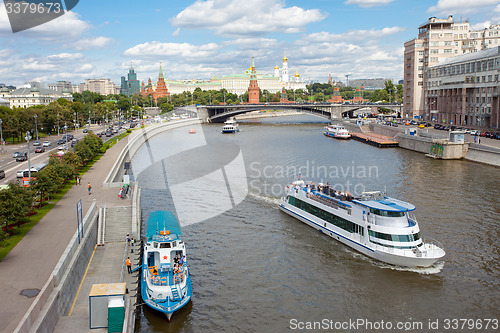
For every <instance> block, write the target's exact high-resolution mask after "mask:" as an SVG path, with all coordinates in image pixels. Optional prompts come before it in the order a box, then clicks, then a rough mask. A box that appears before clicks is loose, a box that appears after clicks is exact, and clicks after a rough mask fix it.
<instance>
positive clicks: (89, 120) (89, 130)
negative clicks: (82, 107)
mask: <svg viewBox="0 0 500 333" xmlns="http://www.w3.org/2000/svg"><path fill="white" fill-rule="evenodd" d="M90 112H91V111H89V131H90Z"/></svg>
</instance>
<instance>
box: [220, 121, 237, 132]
mask: <svg viewBox="0 0 500 333" xmlns="http://www.w3.org/2000/svg"><path fill="white" fill-rule="evenodd" d="M239 131H240V128H239V126H238V123H237V122H236V120H234V118H229V119H228V120H226V121H225V122H224V126H222V130H221V132H222V133H236V132H239Z"/></svg>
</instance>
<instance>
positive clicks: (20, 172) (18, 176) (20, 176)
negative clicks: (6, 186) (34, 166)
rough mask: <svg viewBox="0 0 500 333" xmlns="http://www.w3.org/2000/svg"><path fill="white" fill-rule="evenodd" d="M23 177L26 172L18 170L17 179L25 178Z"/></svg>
mask: <svg viewBox="0 0 500 333" xmlns="http://www.w3.org/2000/svg"><path fill="white" fill-rule="evenodd" d="M23 177H24V170H17V172H16V178H23Z"/></svg>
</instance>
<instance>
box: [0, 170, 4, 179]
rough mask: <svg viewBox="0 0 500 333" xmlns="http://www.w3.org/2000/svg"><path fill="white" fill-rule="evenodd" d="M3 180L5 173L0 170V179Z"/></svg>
mask: <svg viewBox="0 0 500 333" xmlns="http://www.w3.org/2000/svg"><path fill="white" fill-rule="evenodd" d="M4 178H5V171H3V170H2V169H0V179H4Z"/></svg>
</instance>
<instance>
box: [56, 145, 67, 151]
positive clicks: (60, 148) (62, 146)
mask: <svg viewBox="0 0 500 333" xmlns="http://www.w3.org/2000/svg"><path fill="white" fill-rule="evenodd" d="M57 149H59V150H64V149H66V147H64V145H60V146H59V147H57Z"/></svg>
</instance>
